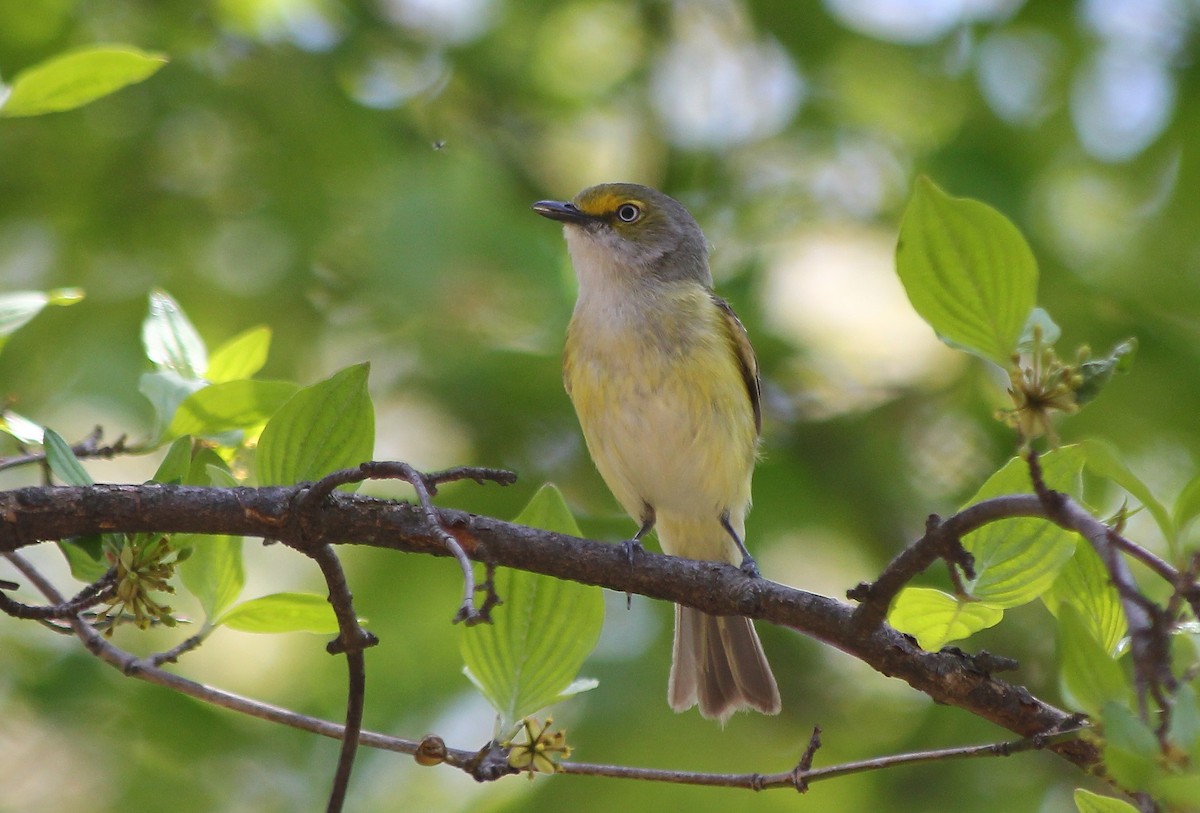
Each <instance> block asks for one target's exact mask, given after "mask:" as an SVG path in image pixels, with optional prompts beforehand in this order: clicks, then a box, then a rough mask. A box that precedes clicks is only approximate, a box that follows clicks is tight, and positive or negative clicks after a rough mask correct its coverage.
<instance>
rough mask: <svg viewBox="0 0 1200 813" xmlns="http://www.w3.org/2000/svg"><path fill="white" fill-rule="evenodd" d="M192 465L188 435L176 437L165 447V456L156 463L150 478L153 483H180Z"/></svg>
mask: <svg viewBox="0 0 1200 813" xmlns="http://www.w3.org/2000/svg"><path fill="white" fill-rule="evenodd" d="M191 465H192V439H191V437H190V436H185V437H181V438H176V439H175V442H174V443H172V444H171V446H170V448H168V449H167V454H166V456H164V457H163V459H162V462H161V463H159V464H158V471H156V472H154V477H153V478H151V479H152V480H153V481H154V482H155V483H182V482H183V481H184V480H185V479H186V478H187V474H188V469H189V468H191Z"/></svg>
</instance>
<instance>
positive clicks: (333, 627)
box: [213, 593, 338, 635]
mask: <svg viewBox="0 0 1200 813" xmlns="http://www.w3.org/2000/svg"><path fill="white" fill-rule="evenodd" d="M218 625H223V626H226V627H229V628H230V629H235V630H241V631H242V632H270V633H276V632H313V633H317V634H320V635H332V634H333V633H335V632H337V631H338V625H337V617H336V616H335V615H334V614H333V606H332V605H331V604H330V603H329V600H328V599H326V598H325V596H318V595H314V594H312V593H272V594H271V595H269V596H261V597H259V598H252V599H250V600H249V601H243V602H242V603H241V604H239V605H237V606H236V607H234V608H233V609H232V610H230V611H229V612H227V613H225V615H223V616H221V617H220V618H218V619H217V620H216V621H215V622H213V626H218Z"/></svg>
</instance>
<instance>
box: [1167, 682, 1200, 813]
mask: <svg viewBox="0 0 1200 813" xmlns="http://www.w3.org/2000/svg"><path fill="white" fill-rule="evenodd" d="M1167 736H1168V738H1169V739H1170V740H1171V742H1173V743H1175V745H1176V746H1178V747H1179V749H1180V750H1181V751H1183V752H1184V753H1185V754H1189V755H1191V758H1192V759H1193V760H1195V759H1196V758H1197V757H1200V705H1198V704H1197V700H1196V690H1195V689H1193V688H1192V684H1190V683H1184V684H1182V685H1180V687H1179V690H1178V691H1177V692H1176V693H1175V704H1174V705H1173V706H1172V707H1171V727H1170V728H1169V729H1168V731H1167ZM1196 767H1197V769H1200V764H1196ZM1197 798H1200V797H1197Z"/></svg>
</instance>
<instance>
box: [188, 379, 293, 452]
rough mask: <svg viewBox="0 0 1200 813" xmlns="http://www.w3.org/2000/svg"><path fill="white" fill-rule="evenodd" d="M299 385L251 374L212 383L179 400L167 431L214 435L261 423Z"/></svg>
mask: <svg viewBox="0 0 1200 813" xmlns="http://www.w3.org/2000/svg"><path fill="white" fill-rule="evenodd" d="M299 389H300V388H299V387H297V386H296V385H295V384H293V383H291V382H290V381H255V380H253V379H248V378H244V379H240V380H237V381H226V382H224V383H221V384H210V385H209V386H207V387H204V388H203V389H200V390H196V391H195V392H193V393H192V394H191V395H189V396H188V397H187V398H185V399H184V400H183V401H182V402H181V403H180V404H179V406H178V408H177V409H176V410H175V416H174V417H173V418H172V419H171V425H170V426H168V427H167V432H166V434H167V436H168V437H175V436H178V435H198V436H200V437H212V436H214V435H220V434H222V433H224V432H229V431H232V430H235V429H250V428H252V427H255V426H261V425H262V424H264V423H266V422H267V419H269V418H270V417H271V416H272V415H274V414H275V413H276V412H277V411H278V410H279V408H280V407H281V406H283V405H284V404H285V403H287V401H288V399H290V398H291V397H292V396H293V395H295V394H296V392H297V391H298V390H299Z"/></svg>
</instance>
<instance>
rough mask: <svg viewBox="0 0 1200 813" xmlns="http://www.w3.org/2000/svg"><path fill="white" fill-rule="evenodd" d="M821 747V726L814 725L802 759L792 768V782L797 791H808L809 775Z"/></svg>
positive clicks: (801, 756)
mask: <svg viewBox="0 0 1200 813" xmlns="http://www.w3.org/2000/svg"><path fill="white" fill-rule="evenodd" d="M820 747H821V727H820V726H818V725H815V726H813V730H812V736H811V737H809V738H808V746H807V747H806V748H805V749H804V753H803V754H801V755H800V761H799V762H797V763H796V767H795V768H793V769H792V770H791V774H792V784H793V786H795V788H796V792H797V793H806V792H807V791H808V776H809V774H811V773H812V764H813V759H815V758H816V756H817V749H819V748H820Z"/></svg>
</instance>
